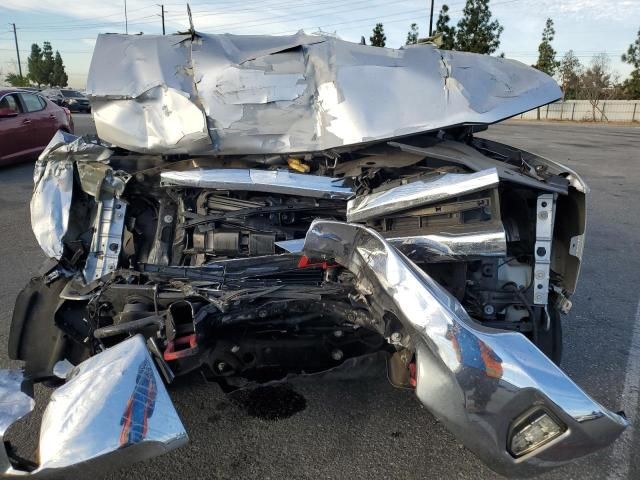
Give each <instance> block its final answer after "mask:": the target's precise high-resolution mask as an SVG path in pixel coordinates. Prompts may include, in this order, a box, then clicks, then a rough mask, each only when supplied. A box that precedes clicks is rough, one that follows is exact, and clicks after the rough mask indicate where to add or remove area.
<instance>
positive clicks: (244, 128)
mask: <svg viewBox="0 0 640 480" xmlns="http://www.w3.org/2000/svg"><path fill="white" fill-rule="evenodd" d="M87 93H88V95H89V97H90V98H91V101H92V106H93V115H94V119H95V123H96V129H97V132H98V135H99V136H100V137H101V138H102V139H104V140H106V141H107V142H110V143H113V144H114V145H118V146H120V147H124V148H128V149H130V150H133V151H137V152H145V153H159V154H167V153H204V152H215V153H220V154H272V153H292V152H309V151H320V150H327V149H332V148H340V147H349V146H352V145H358V144H364V143H369V142H374V141H379V140H384V139H391V138H394V137H398V136H404V135H412V134H415V133H420V132H425V131H431V130H437V129H440V128H444V127H448V126H453V125H459V124H487V123H493V122H497V121H499V120H502V119H504V118H508V117H511V116H513V115H516V114H518V113H521V112H523V111H526V110H530V109H532V108H535V107H537V106H540V105H544V104H547V103H550V102H552V101H554V100H556V99H557V98H559V97H560V96H561V92H560V89H559V87H558V85H557V84H556V83H555V81H554V80H553V79H552V78H551V77H549V76H547V75H546V74H544V73H542V72H540V71H538V70H535V69H533V68H531V67H529V66H527V65H524V64H522V63H520V62H516V61H514V60H507V59H503V58H497V57H491V56H488V55H478V54H472V53H464V52H453V51H444V50H438V49H436V48H435V47H434V46H433V45H417V46H411V47H406V48H403V49H400V50H394V49H389V48H378V47H372V46H367V45H359V44H354V43H350V42H346V41H342V40H339V39H336V38H333V37H324V36H308V35H305V34H304V33H298V34H296V35H291V36H279V37H273V36H239V35H229V34H223V35H205V34H197V35H195V36H194V37H193V39H192V37H191V36H186V35H173V36H148V35H135V36H128V35H115V34H106V35H100V36H99V37H98V41H97V43H96V47H95V50H94V55H93V59H92V62H91V68H90V71H89V78H88V81H87Z"/></svg>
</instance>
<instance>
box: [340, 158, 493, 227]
mask: <svg viewBox="0 0 640 480" xmlns="http://www.w3.org/2000/svg"><path fill="white" fill-rule="evenodd" d="M499 181H500V179H499V178H498V172H497V171H496V169H495V168H489V169H487V170H482V171H481V172H477V173H445V174H442V175H437V176H433V177H431V178H425V179H422V180H416V181H414V182H411V183H406V184H404V185H400V186H397V187H394V188H390V189H389V190H384V191H381V192H376V193H372V194H370V195H361V196H359V197H357V198H354V199H353V200H350V201H349V203H348V204H347V221H349V222H364V221H366V220H370V219H372V218H378V217H384V216H386V215H391V214H393V213H396V212H400V211H402V210H407V209H409V208H418V207H421V206H423V205H428V204H430V203H435V202H439V201H442V200H446V199H448V198H454V197H458V196H460V195H467V194H470V193H474V192H478V191H480V190H486V189H488V188H491V187H495V186H496V185H498V182H499Z"/></svg>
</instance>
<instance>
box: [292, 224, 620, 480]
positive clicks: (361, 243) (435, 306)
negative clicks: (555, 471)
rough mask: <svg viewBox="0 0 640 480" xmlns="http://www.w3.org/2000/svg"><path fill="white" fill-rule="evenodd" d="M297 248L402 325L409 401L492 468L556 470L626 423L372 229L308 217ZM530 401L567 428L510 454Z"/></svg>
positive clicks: (379, 312) (606, 441) (610, 438)
mask: <svg viewBox="0 0 640 480" xmlns="http://www.w3.org/2000/svg"><path fill="white" fill-rule="evenodd" d="M303 252H304V254H305V255H307V256H309V257H313V258H332V259H335V261H337V262H338V263H339V264H341V265H343V266H345V267H346V268H348V269H349V270H350V271H351V272H353V273H354V274H355V277H356V278H357V279H358V284H357V287H358V289H359V290H360V291H361V293H362V295H363V299H364V300H366V301H368V302H369V308H370V309H371V311H372V312H375V313H376V315H377V316H379V318H381V319H382V318H384V317H391V318H393V317H396V318H397V319H398V320H399V321H400V322H401V323H402V325H403V326H404V329H405V331H404V335H403V338H408V340H407V341H404V342H405V343H406V345H407V346H409V347H410V348H412V349H415V351H416V364H417V387H416V394H417V396H418V398H419V399H420V401H421V402H422V403H423V404H424V405H425V406H426V407H427V408H429V410H431V412H432V413H433V414H434V415H435V416H436V417H437V418H438V419H439V420H440V421H442V422H443V424H444V425H445V426H446V427H447V428H448V429H449V430H450V431H451V432H452V433H454V434H455V435H456V436H457V437H458V439H459V440H460V441H461V442H462V443H464V444H465V445H466V446H467V447H468V448H469V449H470V450H472V451H473V452H475V453H476V454H477V455H478V456H479V457H480V458H481V459H482V460H484V461H485V463H487V464H488V465H489V467H491V468H492V469H494V470H495V471H497V472H499V473H502V474H504V475H508V476H512V475H529V474H535V473H539V472H540V471H542V470H544V469H548V468H553V467H557V466H559V465H561V464H563V463H566V462H568V461H571V460H573V459H575V458H578V457H581V456H584V455H586V454H589V453H591V452H594V451H596V450H599V449H601V448H603V447H606V446H608V445H609V444H611V443H612V442H613V441H614V440H615V439H616V438H617V437H618V436H619V435H620V434H621V433H622V431H623V430H624V429H625V428H626V427H627V426H628V422H627V420H626V419H625V418H623V417H622V416H620V415H618V414H615V413H613V412H611V411H609V410H607V409H606V408H604V407H602V406H601V405H599V404H598V403H597V402H596V401H595V400H593V399H592V398H591V397H589V395H587V394H586V393H585V392H584V391H583V390H581V389H580V388H579V387H578V386H577V385H576V384H575V383H573V381H572V380H571V379H570V378H569V377H568V376H567V375H566V374H565V373H564V372H563V371H562V370H560V369H559V368H558V367H557V366H556V365H555V364H554V363H553V362H551V360H549V358H547V357H546V356H545V355H544V354H543V353H542V352H541V351H540V350H538V349H537V348H536V347H535V346H534V345H533V344H532V343H531V342H530V341H529V340H528V339H527V338H526V337H525V336H524V335H522V334H520V333H516V332H509V331H502V330H497V329H492V328H487V327H483V326H482V325H480V324H478V323H476V322H475V321H473V320H472V319H471V318H470V317H469V315H468V314H467V312H466V311H465V310H464V308H463V307H462V305H460V303H459V302H458V301H457V300H456V299H455V298H454V297H453V296H452V295H450V294H449V293H448V292H447V291H446V290H444V289H443V288H442V287H441V286H440V285H439V284H438V283H436V282H435V281H434V280H433V279H432V278H431V277H430V276H429V275H427V274H426V273H425V272H424V271H422V270H420V269H419V268H418V267H417V266H416V265H415V264H414V263H413V262H411V261H410V260H409V259H407V257H405V256H404V255H402V254H401V253H399V252H398V251H397V250H396V249H395V248H393V247H392V246H391V245H390V244H389V243H388V242H387V241H386V240H385V239H384V238H382V237H381V236H380V235H379V234H378V233H377V232H375V231H374V230H371V229H369V228H366V227H364V226H362V225H357V224H347V223H342V222H334V221H323V220H316V221H315V222H314V223H313V224H312V225H311V227H310V228H309V231H308V233H307V236H306V238H305V244H304V249H303ZM378 327H380V326H378ZM380 328H383V327H380ZM533 405H537V406H542V405H543V406H544V407H545V408H547V409H548V410H550V411H551V412H553V414H554V415H555V416H556V417H557V418H558V419H559V420H560V421H562V422H563V423H564V424H565V425H566V426H567V431H566V432H565V434H563V436H561V437H558V438H557V439H555V440H554V441H553V442H551V443H549V444H547V445H544V446H542V447H540V448H538V449H537V450H535V451H533V452H531V453H529V454H527V455H525V456H523V457H520V458H518V459H515V458H513V457H512V456H511V455H510V454H509V452H508V451H507V443H508V436H509V431H510V427H511V422H512V420H513V419H515V418H518V417H519V416H520V415H522V413H524V412H526V411H527V410H528V409H530V408H531V407H532V406H533Z"/></svg>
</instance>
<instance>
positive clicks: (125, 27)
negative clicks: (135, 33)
mask: <svg viewBox="0 0 640 480" xmlns="http://www.w3.org/2000/svg"><path fill="white" fill-rule="evenodd" d="M124 33H126V34H127V35H128V34H129V20H128V19H127V0H124Z"/></svg>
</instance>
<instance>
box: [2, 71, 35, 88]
mask: <svg viewBox="0 0 640 480" xmlns="http://www.w3.org/2000/svg"><path fill="white" fill-rule="evenodd" d="M4 80H5V82H7V83H8V84H9V85H11V86H12V87H28V86H29V79H28V78H27V77H23V76H20V75H18V74H17V73H9V74H8V75H7V76H6V77H4Z"/></svg>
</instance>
